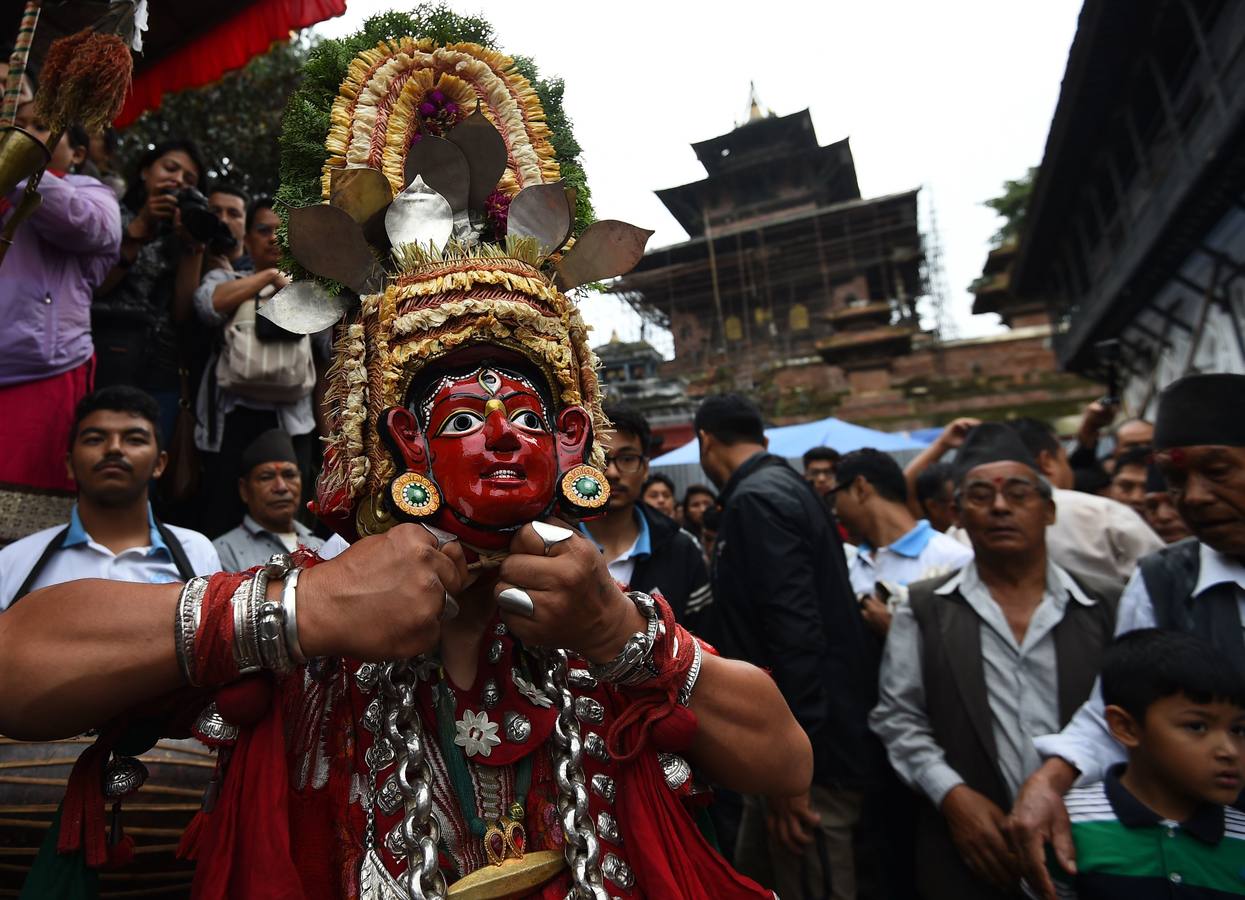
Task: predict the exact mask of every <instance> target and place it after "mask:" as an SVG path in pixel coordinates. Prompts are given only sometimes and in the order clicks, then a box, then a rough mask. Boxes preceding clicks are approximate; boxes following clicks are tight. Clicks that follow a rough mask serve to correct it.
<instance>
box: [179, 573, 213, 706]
mask: <svg viewBox="0 0 1245 900" xmlns="http://www.w3.org/2000/svg"><path fill="white" fill-rule="evenodd" d="M207 586H208V579H207V578H206V577H204V576H199V577H198V578H192V579H190V580H189V581H187V582H186V586H185V587H183V588H182V593H181V596H180V597H178V598H177V612H176V615H175V616H174V618H173V646H174V648H175V649H176V651H177V665H178V667H179V668H180V669H181V670H182V677H183V678H185V679H186V683H187V684H189V685H190V686H191V687H198V686H199V680H198V676H199V673H198V661H197V660H196V659H195V635H196V634H198V632H199V620H200V616H201V614H202V611H203V595H204V594H205V593H207Z"/></svg>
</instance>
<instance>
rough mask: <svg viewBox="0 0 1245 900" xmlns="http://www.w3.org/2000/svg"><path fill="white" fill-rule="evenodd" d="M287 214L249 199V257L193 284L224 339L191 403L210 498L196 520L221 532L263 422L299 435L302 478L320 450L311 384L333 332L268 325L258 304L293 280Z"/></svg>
mask: <svg viewBox="0 0 1245 900" xmlns="http://www.w3.org/2000/svg"><path fill="white" fill-rule="evenodd" d="M280 224H281V220H280V218H278V217H277V214H276V213H275V212H273V209H272V201H271V200H269V199H267V198H260V199H258V200H255V201H253V202H252V203H251V204H250V206H249V207H248V208H247V214H246V233H245V236H244V237H243V239H242V244H243V246H244V247H245V248H246V257H244V258H243V259H241V260H239V261H238V263H237V264H236V267H235V265H230V264H229V263H228V261H226V260H220V262H221V263H222V264H221V265H220V267H219V268H215V269H212V270H210V271H209V272H207V273H206V274H205V275H204V276H203V280H202V282H200V284H199V288H198V290H196V291H195V296H194V306H195V313H196V314H197V316H198V319H199V321H200V323H202V324H203V325H207V326H211V327H215V328H220V329H222V334H223V338H222V341H221V343H220V348H219V349H218V350H217V351H216V352H214V353H213V355H212V358H211V359H210V360H209V361H208V364H207V366H206V367H205V369H204V372H203V378H202V380H201V382H200V385H199V392H198V397H197V400H196V404H195V418H196V420H197V425H196V427H195V445H196V446H197V447H198V448H199V450H200V452H201V454H202V457H203V481H204V484H203V490H202V492H201V495H202V496H204V497H208V498H210V502H209V503H207V504H205V505H204V507H203V509H202V510H201V515H202V518H201V519H200V521H199V523H198V524H199V528H200V530H201V531H203V532H204V533H206V534H207V535H208V536H209V537H212V538H215V537H218V536H220V535H221V534H223V533H224V532H226V531H228V530H230V529H231V528H233V527H234V526H235V525H237V524H238V522H239V521H240V520H241V519H242V517H243V515H244V514H245V513H246V508H245V507H244V506H243V505H242V501H241V499H240V498H239V496H238V490H237V478H238V471H239V466H240V463H241V459H242V453H243V451H244V450H245V449H246V448H247V447H248V446H250V444H251V443H252V442H253V441H254V440H255V439H256V438H258V437H259V436H260V435H261V434H263V433H264V432H266V431H270V430H272V429H274V428H279V429H280V430H282V431H284V432H285V433H286V434H288V435H289V436H290V438H291V439H292V440H293V442H294V451H295V453H296V454H297V456H298V468H299V471H300V472H301V473H302V482H303V484H311V480H312V474H313V472H312V455H313V452H314V451H315V432H316V424H317V423H316V415H315V410H314V408H313V403H312V397H313V395H314V389H315V385H316V383H317V380H318V378H319V377H321V376H322V374H323V371H324V370H325V369H326V368H327V361H328V359H329V357H330V355H331V348H330V346H329V336H328V332H327V331H326V332H323V333H322V334H320V335H316V336H315V337H314V338H308V337H306V336H305V335H295V334H290V333H288V332H280V330H279V329H276V328H275V326H274V327H273V329H272V331H273V332H274V333H273V334H271V335H269V334H268V333H267V332H266V331H263V330H262V329H263V326H265V325H266V324H267V322H266V320H263V319H260V318H258V317H257V312H258V308H259V307H258V303H259V302H260V301H262V300H263V299H265V298H267V297H269V296H271V295H272V294H273V293H275V292H276V291H278V290H280V289H281V288H283V287H285V286H286V285H287V284H289V279H288V278H287V277H286V276H285V275H283V274H282V273H281V271H280V270H279V269H278V268H277V266H278V265H279V264H280V262H281V248H280V246H279V245H278V243H277V228H278V227H279V226H280Z"/></svg>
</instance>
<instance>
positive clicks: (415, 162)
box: [406, 134, 471, 212]
mask: <svg viewBox="0 0 1245 900" xmlns="http://www.w3.org/2000/svg"><path fill="white" fill-rule="evenodd" d="M416 175H418V176H419V177H421V178H423V179H424V183H425V184H426V185H428V187H430V188H432V189H433V190H434V191H436V192H437V193H438V194H440V195H441V196H442V197H444V198H445V199H446V200H447V201H448V202H449V204H450V209H452V210H454V212H460V211H462V210H465V209H466V208H467V203H468V200H469V196H468V195H469V190H470V187H471V167H470V166H468V165H467V157H466V156H464V155H463V151H462V150H461V149H460V148H459V146H458V145H457V144H455V143H454V142H453V141H447V140H446V139H445V138H439V137H435V136H433V135H430V134H425V135H424V136H423V137H421V138H420V139H419V140H418V141H417V142H416V143H414V144H412V145H411V149H410V150H409V151H407V154H406V183H407V184H410V183H411V182H412V181H414V180H415V176H416Z"/></svg>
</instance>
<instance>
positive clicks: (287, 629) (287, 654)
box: [232, 553, 307, 675]
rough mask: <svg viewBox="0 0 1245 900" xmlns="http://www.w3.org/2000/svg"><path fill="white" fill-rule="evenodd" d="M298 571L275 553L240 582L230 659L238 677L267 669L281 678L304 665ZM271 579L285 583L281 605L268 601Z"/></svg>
mask: <svg viewBox="0 0 1245 900" xmlns="http://www.w3.org/2000/svg"><path fill="white" fill-rule="evenodd" d="M300 571H301V570H300V569H294V570H291V568H290V555H289V554H288V553H276V554H274V555H273V556H272V557H271V558H270V559H269V560H268V562H267V563H266V564H265V565H263V566H261V567H260V568H259V569H258V570H257V571H256V572H255V575H254V576H252V578H251V579H250V581H247V582H243V583H242V584H241V585H240V586H239V587H238V589H237V590H236V591H235V592H234V595H233V600H232V602H233V624H234V640H233V656H234V661H235V662H236V663H237V664H238V673H239V674H241V675H249V674H251V673H252V672H258V671H260V670H262V669H267V670H269V671H271V672H276V673H277V674H279V675H284V674H285V673H287V672H289V671H290V670H291V669H293V668H294V666H295V665H296V664H297V665H302V664H304V663H306V661H307V658H306V656H305V655H304V654H303V651H302V647H301V646H300V645H299V643H298V619H297V615H298V611H297V607H296V606H295V601H294V588H295V586H296V585H297V584H298V573H299V572H300ZM274 578H275V579H280V580H282V581H284V582H285V584H284V585H283V586H282V589H281V601H280V602H277V601H273V600H268V599H267V595H268V585H269V583H270V581H271V580H272V579H274ZM286 603H288V604H289V605H288V607H287V606H286Z"/></svg>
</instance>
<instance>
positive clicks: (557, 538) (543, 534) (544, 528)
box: [532, 522, 575, 556]
mask: <svg viewBox="0 0 1245 900" xmlns="http://www.w3.org/2000/svg"><path fill="white" fill-rule="evenodd" d="M532 530H533V531H535V532H536V536H537V537H538V538H540V539H541V540H542V541H544V542H545V556H548V555H549V554H550V553H551V552H552V551H553V547H554V545H555V544H560V543H562V542H563V541H569V540H570V539H571V538H572V537H574V536H575V532H573V531H571V529H569V528H563V527H562V526H561V525H550V524H549V523H547V522H533V523H532Z"/></svg>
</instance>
